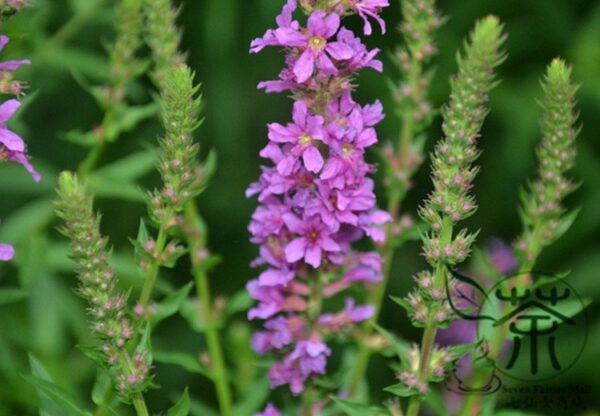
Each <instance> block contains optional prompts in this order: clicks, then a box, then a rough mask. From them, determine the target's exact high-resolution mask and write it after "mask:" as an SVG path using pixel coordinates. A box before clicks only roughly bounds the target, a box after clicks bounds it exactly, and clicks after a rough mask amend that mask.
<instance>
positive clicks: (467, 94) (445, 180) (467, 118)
mask: <svg viewBox="0 0 600 416" xmlns="http://www.w3.org/2000/svg"><path fill="white" fill-rule="evenodd" d="M504 38H505V37H504V35H503V34H502V25H501V23H500V21H499V20H498V18H496V17H494V16H488V17H486V18H484V19H482V20H480V21H478V22H477V24H476V25H475V28H474V29H473V31H472V32H471V34H470V37H469V40H468V42H467V43H466V45H465V52H464V54H460V55H459V56H458V74H457V75H456V76H454V77H453V78H452V82H451V86H452V89H451V95H450V102H449V103H448V104H447V105H446V106H445V107H444V108H443V109H442V116H443V124H442V130H443V133H444V138H443V139H442V140H440V141H439V142H438V144H437V145H436V147H435V151H434V153H433V155H432V170H433V172H432V180H433V185H434V190H433V192H431V194H430V195H429V197H428V199H427V200H426V201H425V204H424V205H423V206H422V207H421V209H420V214H421V217H422V218H423V220H425V221H426V222H427V223H429V225H430V227H431V231H429V232H428V233H427V234H426V235H425V236H424V238H423V250H424V252H423V254H424V256H425V258H426V259H427V261H428V262H429V264H430V265H431V266H432V268H433V271H432V272H425V273H426V274H421V275H420V276H419V277H418V278H417V280H418V281H419V282H425V281H427V284H420V285H419V286H418V287H417V288H416V289H415V290H414V291H413V292H412V293H411V294H410V295H409V296H408V298H407V300H406V301H407V303H408V305H410V308H411V309H412V314H411V318H412V319H413V322H414V324H415V325H417V326H422V327H424V334H423V341H422V343H421V346H420V348H419V365H418V368H416V369H413V370H412V373H411V374H412V375H411V377H410V380H413V378H414V383H412V382H411V383H410V384H406V385H407V386H408V388H416V389H417V393H421V394H422V393H424V392H426V391H427V390H428V387H427V385H428V383H429V382H436V381H439V380H440V377H441V375H440V374H439V372H440V371H442V370H436V371H434V370H435V368H437V367H436V364H435V363H434V358H435V356H436V353H435V351H436V349H435V336H436V332H437V329H438V328H441V327H445V326H446V325H447V324H448V323H449V322H450V321H451V320H452V319H453V316H452V313H451V310H450V308H449V305H448V302H447V300H446V294H445V282H446V280H447V279H450V276H447V274H448V267H451V268H453V267H455V266H456V265H457V264H459V263H461V262H463V261H464V260H465V259H466V258H467V257H468V256H469V253H470V248H471V245H472V243H473V241H474V240H475V237H476V233H469V232H468V231H467V230H466V229H463V230H461V231H459V232H456V230H455V226H456V224H457V223H458V222H459V221H461V220H463V219H465V218H467V217H469V216H470V215H472V214H473V213H474V212H475V210H476V203H475V199H474V197H473V196H472V195H471V194H470V192H471V188H472V186H473V185H472V184H473V180H474V178H475V175H476V174H477V168H476V167H475V166H473V163H474V162H475V160H476V159H477V157H478V156H479V151H478V149H477V146H476V145H477V139H478V138H479V133H480V130H481V127H482V124H483V121H484V119H485V116H486V115H487V112H488V110H487V108H486V104H487V101H488V93H489V91H490V90H491V89H492V88H493V87H494V86H495V85H496V80H495V73H494V69H495V67H496V66H498V65H499V64H500V63H501V62H502V61H503V59H504V55H503V53H502V52H501V51H500V46H501V45H502V43H503V41H504ZM404 379H406V380H408V379H407V378H406V377H404ZM420 400H421V399H420V396H419V395H416V396H413V397H412V398H411V400H410V403H409V407H408V412H407V415H408V416H416V415H417V414H418V412H419V408H420Z"/></svg>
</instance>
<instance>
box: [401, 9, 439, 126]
mask: <svg viewBox="0 0 600 416" xmlns="http://www.w3.org/2000/svg"><path fill="white" fill-rule="evenodd" d="M402 14H403V16H404V18H403V20H402V23H401V24H400V26H399V29H400V32H401V33H402V35H403V36H404V39H405V42H406V45H405V46H403V47H400V48H398V49H397V50H396V52H395V54H394V62H395V63H396V65H397V66H398V68H399V69H400V71H401V72H402V74H403V80H402V81H401V82H400V84H399V85H398V86H396V87H395V88H394V98H395V100H396V102H397V103H398V112H399V114H401V115H402V114H404V113H405V112H406V111H409V112H410V114H411V115H412V118H413V121H414V122H415V123H416V124H417V125H421V126H420V127H422V129H423V127H426V126H427V125H429V124H430V122H431V119H432V117H433V111H432V106H431V104H430V103H429V102H428V100H427V96H426V94H427V91H428V90H429V84H430V81H431V75H432V74H431V72H429V73H427V72H426V67H425V66H426V65H427V64H428V63H430V61H431V58H432V57H434V56H435V55H436V54H437V47H436V46H435V39H434V34H435V32H436V30H437V29H438V28H439V27H440V26H441V25H442V24H443V23H444V21H445V19H444V18H443V17H442V16H441V15H440V13H439V11H438V10H437V8H436V5H435V0H408V1H404V2H402Z"/></svg>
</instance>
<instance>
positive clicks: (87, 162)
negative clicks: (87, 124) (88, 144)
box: [77, 141, 105, 178]
mask: <svg viewBox="0 0 600 416" xmlns="http://www.w3.org/2000/svg"><path fill="white" fill-rule="evenodd" d="M104 147H105V142H104V141H97V142H96V143H94V146H93V147H92V149H91V150H90V151H89V152H88V154H87V156H86V157H85V159H84V160H83V161H82V162H81V163H80V164H79V168H78V169H77V173H78V174H79V176H80V177H82V178H85V177H87V176H88V175H89V174H90V173H91V172H92V171H93V170H94V168H95V167H96V165H97V164H98V162H99V161H100V157H101V156H102V153H103V152H104Z"/></svg>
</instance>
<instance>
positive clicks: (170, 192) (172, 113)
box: [150, 65, 206, 226]
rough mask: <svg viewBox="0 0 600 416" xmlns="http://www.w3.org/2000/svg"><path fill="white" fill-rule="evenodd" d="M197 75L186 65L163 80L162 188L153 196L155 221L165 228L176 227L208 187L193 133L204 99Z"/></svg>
mask: <svg viewBox="0 0 600 416" xmlns="http://www.w3.org/2000/svg"><path fill="white" fill-rule="evenodd" d="M193 78H194V74H193V73H192V71H191V70H190V69H189V68H188V67H187V66H186V65H177V66H175V67H172V68H171V71H170V72H169V73H168V74H167V77H166V78H165V79H164V89H162V90H161V93H162V96H161V98H162V118H163V124H164V126H165V133H164V136H163V137H162V138H161V139H160V147H161V153H160V158H159V161H158V171H159V172H160V175H161V177H162V181H163V188H162V189H161V190H159V191H154V193H153V194H152V195H151V197H150V200H151V213H152V216H153V219H154V220H155V221H156V222H157V223H159V224H163V225H167V226H172V225H176V223H177V219H176V216H177V215H178V214H179V213H181V212H182V211H183V209H184V206H185V204H186V203H187V202H188V201H190V200H191V199H192V198H193V197H195V196H196V195H198V194H199V193H200V192H201V191H202V188H203V186H204V183H205V178H206V174H205V170H204V168H203V167H202V166H201V165H200V163H199V159H198V152H199V146H198V144H197V143H195V142H194V137H193V133H194V130H195V129H196V128H198V126H199V125H200V124H201V121H200V118H199V113H200V105H201V102H202V98H201V96H200V95H198V90H199V88H200V86H199V85H196V86H194V82H193Z"/></svg>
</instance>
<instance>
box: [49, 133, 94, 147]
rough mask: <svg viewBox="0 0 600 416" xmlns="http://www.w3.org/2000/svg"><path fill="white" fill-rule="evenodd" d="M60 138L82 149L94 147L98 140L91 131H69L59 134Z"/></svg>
mask: <svg viewBox="0 0 600 416" xmlns="http://www.w3.org/2000/svg"><path fill="white" fill-rule="evenodd" d="M58 137H59V138H60V139H61V140H64V141H66V142H70V143H75V144H76V145H79V146H81V147H92V146H93V145H94V143H96V141H97V138H96V136H95V135H94V133H93V132H91V131H81V130H69V131H66V132H59V133H58Z"/></svg>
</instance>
